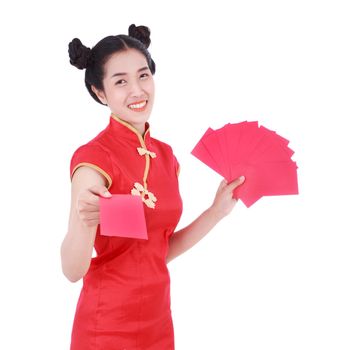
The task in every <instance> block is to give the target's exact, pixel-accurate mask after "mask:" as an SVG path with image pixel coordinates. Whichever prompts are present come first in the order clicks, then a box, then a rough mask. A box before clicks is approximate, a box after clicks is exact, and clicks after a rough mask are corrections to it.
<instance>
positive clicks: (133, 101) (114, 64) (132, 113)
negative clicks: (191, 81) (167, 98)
mask: <svg viewBox="0 0 337 350" xmlns="http://www.w3.org/2000/svg"><path fill="white" fill-rule="evenodd" d="M103 87H104V91H99V90H97V89H96V88H95V87H94V86H92V89H93V91H94V92H95V93H96V95H97V96H98V98H99V99H100V100H101V101H102V102H103V103H105V104H107V105H108V106H109V107H110V110H111V112H112V113H114V114H115V115H117V116H118V117H119V118H121V119H123V120H125V121H126V122H128V123H130V124H131V125H133V126H134V127H135V128H136V129H137V130H138V131H139V132H140V133H141V134H143V132H144V128H145V122H146V121H147V120H148V119H149V117H150V114H151V110H152V106H153V102H154V80H153V76H152V74H151V71H150V69H149V67H148V64H147V61H146V58H145V57H144V55H143V54H141V53H140V52H139V51H138V50H135V49H128V50H127V51H121V52H118V53H116V54H113V55H112V56H111V57H110V58H109V60H108V61H107V62H106V63H105V74H104V79H103ZM144 104H145V105H144Z"/></svg>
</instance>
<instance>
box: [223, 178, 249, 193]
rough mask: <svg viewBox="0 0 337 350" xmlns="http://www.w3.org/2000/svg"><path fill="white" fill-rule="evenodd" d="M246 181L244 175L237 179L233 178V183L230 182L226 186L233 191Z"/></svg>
mask: <svg viewBox="0 0 337 350" xmlns="http://www.w3.org/2000/svg"><path fill="white" fill-rule="evenodd" d="M244 181H245V177H244V176H240V177H238V178H237V179H235V180H233V181H232V182H231V183H229V184H228V185H227V186H226V191H227V192H233V191H234V190H235V189H236V188H237V187H238V186H240V185H242V184H243V182H244Z"/></svg>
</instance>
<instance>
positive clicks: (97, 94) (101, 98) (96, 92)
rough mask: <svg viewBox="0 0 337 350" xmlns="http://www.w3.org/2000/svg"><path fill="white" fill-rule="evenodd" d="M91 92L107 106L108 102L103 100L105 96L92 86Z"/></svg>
mask: <svg viewBox="0 0 337 350" xmlns="http://www.w3.org/2000/svg"><path fill="white" fill-rule="evenodd" d="M91 90H92V91H93V92H94V93H95V94H96V96H97V97H98V99H99V100H100V101H101V102H102V103H103V104H105V105H107V104H108V101H107V100H106V98H105V94H104V92H103V91H102V90H98V89H96V87H95V86H94V85H91Z"/></svg>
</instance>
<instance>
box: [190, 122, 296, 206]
mask: <svg viewBox="0 0 337 350" xmlns="http://www.w3.org/2000/svg"><path fill="white" fill-rule="evenodd" d="M288 144H289V141H288V140H286V139H285V138H283V137H281V136H280V135H278V134H277V133H276V132H275V131H272V130H269V129H267V128H265V127H264V126H262V125H260V126H259V125H258V122H257V121H254V122H247V121H245V122H241V123H235V124H226V125H225V126H223V127H222V128H220V129H217V130H213V129H211V128H208V129H207V131H206V132H205V134H204V135H203V136H202V137H201V139H200V141H199V142H198V143H197V144H196V146H195V147H194V149H193V150H192V152H191V153H192V154H193V155H194V156H195V157H196V158H198V159H199V160H201V161H202V162H203V163H205V164H206V165H208V166H209V167H210V168H212V169H213V170H214V171H216V172H217V173H219V174H220V175H221V176H223V177H224V178H225V179H226V180H227V181H228V182H231V181H233V180H235V179H236V178H238V177H239V176H241V175H244V176H245V182H244V183H243V184H242V185H241V186H239V187H237V188H236V189H235V191H234V194H233V195H234V197H235V198H237V199H240V200H241V201H242V202H243V203H244V204H245V205H246V207H250V206H251V205H252V204H254V203H255V202H256V201H257V200H259V199H260V198H261V197H263V196H277V195H290V194H298V183H297V165H296V163H295V162H294V161H293V160H291V157H292V155H293V154H294V151H293V150H291V149H290V148H289V147H288Z"/></svg>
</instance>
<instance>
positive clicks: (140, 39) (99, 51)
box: [68, 24, 156, 104]
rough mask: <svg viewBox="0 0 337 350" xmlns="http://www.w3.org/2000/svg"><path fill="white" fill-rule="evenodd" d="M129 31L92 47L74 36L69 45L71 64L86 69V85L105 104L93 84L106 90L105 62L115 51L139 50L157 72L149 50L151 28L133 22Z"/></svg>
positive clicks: (95, 98) (110, 37) (153, 70)
mask: <svg viewBox="0 0 337 350" xmlns="http://www.w3.org/2000/svg"><path fill="white" fill-rule="evenodd" d="M128 32H129V35H124V34H119V35H115V36H114V35H111V36H107V37H105V38H104V39H102V40H100V41H99V42H98V43H97V44H96V45H95V46H94V47H93V48H92V49H90V48H88V47H86V46H84V45H83V44H82V42H81V41H80V39H78V38H74V39H73V40H72V41H71V42H70V43H69V45H68V52H69V57H70V64H72V65H73V66H75V67H77V68H78V69H85V78H84V82H85V86H86V88H87V90H88V91H89V93H90V95H91V96H92V97H93V98H94V100H95V101H97V102H98V103H101V104H103V103H102V102H101V101H100V99H99V98H98V97H97V96H96V94H95V93H94V92H93V91H92V89H91V85H93V86H95V87H96V89H98V90H104V88H103V78H104V64H105V63H106V62H107V61H108V59H109V58H110V57H111V56H112V55H113V54H114V53H117V52H120V51H126V50H128V49H131V48H132V49H136V50H138V51H139V52H140V53H142V54H143V55H144V56H145V58H146V61H147V64H148V66H149V69H150V71H151V73H152V74H153V75H154V74H155V71H156V65H155V63H154V61H153V59H152V58H151V55H150V53H149V51H148V50H147V48H148V47H149V46H150V43H151V40H150V29H149V28H148V27H145V26H135V25H134V24H131V25H130V26H129V30H128Z"/></svg>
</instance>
